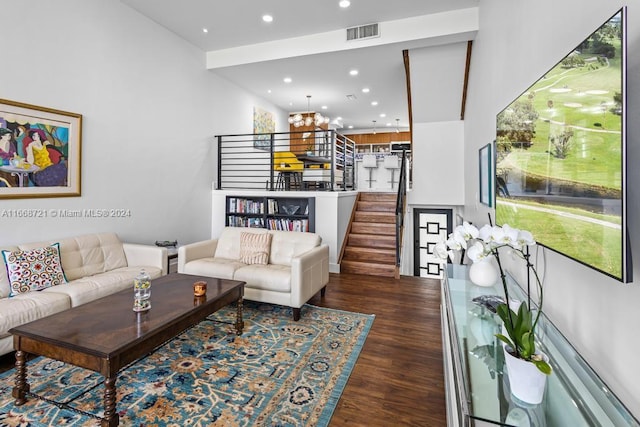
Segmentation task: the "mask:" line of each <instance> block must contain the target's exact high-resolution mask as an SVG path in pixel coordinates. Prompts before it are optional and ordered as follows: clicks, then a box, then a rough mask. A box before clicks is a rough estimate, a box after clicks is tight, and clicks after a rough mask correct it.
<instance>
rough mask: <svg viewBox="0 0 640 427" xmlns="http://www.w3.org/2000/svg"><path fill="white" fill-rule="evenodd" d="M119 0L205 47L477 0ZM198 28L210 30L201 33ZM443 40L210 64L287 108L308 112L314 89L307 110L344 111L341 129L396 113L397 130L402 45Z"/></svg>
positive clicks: (401, 113) (366, 125) (404, 122)
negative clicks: (344, 4) (341, 1)
mask: <svg viewBox="0 0 640 427" xmlns="http://www.w3.org/2000/svg"><path fill="white" fill-rule="evenodd" d="M121 1H122V3H124V4H126V5H128V6H130V7H132V8H134V9H135V10H137V11H138V12H140V13H141V14H143V15H145V16H147V17H148V18H150V19H152V20H153V21H155V22H157V23H158V24H160V25H162V26H164V27H166V28H167V29H169V30H170V31H172V32H174V33H175V34H177V35H178V36H180V37H181V38H183V39H185V40H187V41H189V42H190V43H192V44H193V45H195V46H197V47H199V48H200V49H202V50H203V51H205V52H212V51H219V50H222V49H232V48H237V47H241V46H248V45H255V44H259V43H264V42H271V41H276V40H283V39H292V38H295V37H303V36H308V35H315V34H320V33H328V32H331V31H336V30H344V29H345V28H348V27H353V26H359V25H364V24H369V23H375V22H379V23H382V22H385V21H394V20H402V19H409V18H413V17H419V16H422V15H430V14H434V13H440V12H447V11H452V10H459V9H466V8H472V7H477V5H478V0H394V1H377V0H366V1H365V0H351V6H350V7H349V8H346V9H342V8H340V7H339V6H338V0H319V1H318V0H317V1H311V0H295V1H293V0H289V1H284V0H235V1H229V2H225V4H224V5H222V6H221V5H220V3H221V2H219V1H213V0H180V1H179V0H121ZM267 13H268V14H270V15H272V16H273V17H274V20H273V22H271V23H270V24H266V23H264V22H263V21H262V15H264V14H267ZM203 28H207V29H208V32H207V33H204V32H203V31H202V29H203ZM381 32H382V31H381ZM384 35H385V34H384V33H383V34H382V36H384ZM381 39H382V37H381ZM450 41H452V42H460V41H461V40H459V39H454V40H450ZM448 42H449V41H447V40H431V41H425V40H415V41H412V40H404V41H401V42H397V43H386V44H380V45H378V46H370V47H366V48H354V49H350V50H342V51H334V52H327V53H320V54H314V55H304V56H295V57H290V58H284V59H276V60H270V61H262V62H254V63H248V64H243V65H233V66H228V67H223V68H216V69H212V70H211V72H215V73H217V74H219V75H221V76H223V77H224V78H226V79H228V80H230V81H232V82H233V83H235V84H237V85H238V86H240V87H243V88H245V89H247V90H248V91H250V92H252V93H255V94H256V95H258V96H261V97H263V98H265V99H266V100H268V101H270V102H272V103H273V104H275V105H277V106H278V107H280V108H282V109H283V110H285V111H290V112H293V111H307V98H306V95H311V96H312V97H311V110H312V111H320V112H322V113H323V114H325V115H328V116H330V117H331V118H332V119H334V118H336V117H337V116H341V117H342V118H343V121H342V123H343V124H344V126H345V128H346V127H347V126H348V125H353V126H354V128H355V129H361V130H365V131H366V130H370V129H371V128H372V127H373V122H372V121H373V120H376V127H377V128H378V129H381V128H384V127H386V125H387V123H389V124H391V127H392V128H393V129H395V126H396V120H395V119H396V118H398V119H400V121H399V124H400V127H401V128H407V127H408V125H409V118H408V106H407V94H406V81H405V70H404V62H403V56H402V51H403V49H410V48H417V47H421V46H428V45H430V44H431V45H434V44H442V43H448ZM440 49H442V48H440ZM351 69H357V70H358V71H359V74H358V76H356V77H352V76H350V75H349V73H348V72H349V70H351ZM462 71H463V70H462ZM285 76H290V77H291V78H292V79H293V82H292V83H290V84H285V83H284V82H283V78H284V77H285ZM363 87H368V88H370V89H371V91H370V93H368V94H365V93H363V92H362V88H363ZM269 91H270V92H269ZM351 94H353V95H355V96H356V100H355V101H353V100H348V99H347V95H351ZM456 96H458V95H456ZM458 99H459V98H458ZM372 101H378V106H376V107H373V106H371V102H372ZM323 105H326V106H327V109H326V110H322V109H321V108H320V107H321V106H323ZM380 114H386V117H380Z"/></svg>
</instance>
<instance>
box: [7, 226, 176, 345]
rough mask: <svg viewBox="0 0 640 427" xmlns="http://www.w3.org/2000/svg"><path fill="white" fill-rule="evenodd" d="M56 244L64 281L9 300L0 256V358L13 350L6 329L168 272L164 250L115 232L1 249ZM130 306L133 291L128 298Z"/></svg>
mask: <svg viewBox="0 0 640 427" xmlns="http://www.w3.org/2000/svg"><path fill="white" fill-rule="evenodd" d="M54 243H59V244H60V246H59V253H60V262H61V264H62V269H63V272H64V275H65V277H66V279H67V281H68V283H63V284H60V285H56V286H52V287H48V288H46V289H42V290H39V291H29V292H25V293H20V294H18V295H15V296H11V297H10V296H9V295H10V293H11V287H10V284H9V280H8V273H7V268H6V265H5V262H4V257H3V256H2V255H1V253H0V355H2V354H6V353H9V352H11V351H12V350H13V339H12V336H11V334H9V332H8V331H9V329H11V328H13V327H15V326H19V325H22V324H24V323H28V322H31V321H33V320H37V319H40V318H42V317H45V316H49V315H51V314H54V313H58V312H60V311H63V310H67V309H69V308H71V307H76V306H78V305H81V304H84V303H87V302H89V301H93V300H95V299H98V298H101V297H104V296H107V295H110V294H113V293H115V292H118V291H121V290H123V289H127V288H132V289H133V279H134V278H135V276H136V275H137V274H138V273H139V272H140V270H141V269H144V270H145V271H146V272H147V273H149V275H150V276H151V278H152V279H153V278H157V277H160V276H162V275H164V274H166V272H167V249H166V248H160V247H157V246H147V245H138V244H131V243H122V242H121V241H120V239H119V238H118V236H117V235H116V234H115V233H98V234H88V235H83V236H78V237H74V238H68V239H61V240H55V241H47V242H38V243H27V244H20V245H17V246H5V247H0V251H1V250H9V251H16V250H31V249H36V248H43V247H47V246H49V245H52V244H54ZM131 298H132V300H131V304H132V307H133V291H132V296H131Z"/></svg>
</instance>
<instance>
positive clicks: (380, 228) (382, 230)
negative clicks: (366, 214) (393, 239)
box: [351, 221, 396, 236]
mask: <svg viewBox="0 0 640 427" xmlns="http://www.w3.org/2000/svg"><path fill="white" fill-rule="evenodd" d="M351 233H353V234H381V235H393V236H395V235H396V224H395V221H394V223H373V222H361V221H354V222H353V223H352V224H351Z"/></svg>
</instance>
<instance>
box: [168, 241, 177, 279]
mask: <svg viewBox="0 0 640 427" xmlns="http://www.w3.org/2000/svg"><path fill="white" fill-rule="evenodd" d="M177 272H178V248H177V247H176V246H171V247H168V248H167V273H177Z"/></svg>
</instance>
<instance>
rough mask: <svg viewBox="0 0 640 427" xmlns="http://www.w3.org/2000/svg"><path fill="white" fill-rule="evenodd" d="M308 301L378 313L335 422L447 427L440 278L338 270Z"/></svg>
mask: <svg viewBox="0 0 640 427" xmlns="http://www.w3.org/2000/svg"><path fill="white" fill-rule="evenodd" d="M329 280H330V281H329V285H328V286H327V292H326V295H325V297H324V298H321V297H320V295H316V296H314V297H313V298H312V299H311V300H310V301H309V304H313V305H318V306H324V307H330V308H335V309H339V310H347V311H355V312H360V313H370V314H375V316H376V317H375V320H374V322H373V327H372V328H371V331H370V332H369V335H368V337H367V340H366V342H365V344H364V348H363V349H362V352H361V353H360V357H359V358H358V362H357V364H356V366H355V368H354V370H353V372H352V373H351V376H350V377H349V381H348V383H347V386H346V387H345V389H344V392H343V393H342V397H341V398H340V401H339V402H338V406H337V408H336V410H335V412H334V414H333V417H332V419H331V423H330V426H332V427H335V426H343V425H348V426H424V427H443V426H446V425H447V422H446V408H445V391H444V374H443V366H442V340H441V328H440V282H439V281H437V280H429V279H421V278H418V277H411V276H401V277H400V279H393V278H386V277H373V276H363V275H357V274H331V277H330V279H329Z"/></svg>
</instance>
